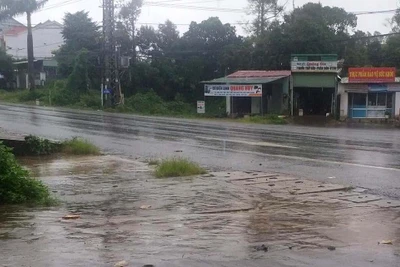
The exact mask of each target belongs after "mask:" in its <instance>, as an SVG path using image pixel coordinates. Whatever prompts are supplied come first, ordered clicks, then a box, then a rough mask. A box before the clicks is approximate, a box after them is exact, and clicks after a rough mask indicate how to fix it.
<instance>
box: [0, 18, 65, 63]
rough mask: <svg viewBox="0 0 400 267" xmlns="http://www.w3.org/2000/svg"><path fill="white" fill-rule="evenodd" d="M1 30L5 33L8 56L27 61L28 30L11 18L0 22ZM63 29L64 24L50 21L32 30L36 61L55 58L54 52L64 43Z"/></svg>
mask: <svg viewBox="0 0 400 267" xmlns="http://www.w3.org/2000/svg"><path fill="white" fill-rule="evenodd" d="M0 29H2V31H3V35H4V40H5V43H6V48H7V49H6V51H7V54H9V55H11V56H12V57H13V58H14V59H17V60H18V59H26V58H27V57H28V50H27V35H28V28H27V27H26V26H25V25H24V24H22V23H20V22H18V21H17V20H15V19H12V18H10V19H7V20H4V21H2V22H0ZM62 29H63V26H62V24H60V23H58V22H56V21H50V20H48V21H46V22H44V23H40V24H38V25H36V26H34V27H33V28H32V34H33V50H34V55H35V59H42V58H50V57H53V51H55V50H58V49H59V46H61V45H62V44H63V42H64V39H63V36H62V33H61V32H62Z"/></svg>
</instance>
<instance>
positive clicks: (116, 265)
mask: <svg viewBox="0 0 400 267" xmlns="http://www.w3.org/2000/svg"><path fill="white" fill-rule="evenodd" d="M127 265H128V262H127V261H120V262H117V263H116V264H115V265H114V267H124V266H127Z"/></svg>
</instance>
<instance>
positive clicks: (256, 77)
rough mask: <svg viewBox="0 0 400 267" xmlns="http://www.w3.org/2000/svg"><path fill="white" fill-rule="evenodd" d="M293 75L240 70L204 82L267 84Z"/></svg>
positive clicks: (282, 71)
mask: <svg viewBox="0 0 400 267" xmlns="http://www.w3.org/2000/svg"><path fill="white" fill-rule="evenodd" d="M290 75H291V71H288V70H275V71H274V70H273V71H267V70H240V71H237V72H234V73H232V74H230V75H228V76H226V77H221V78H217V79H214V80H210V81H202V82H201V83H205V84H265V83H270V82H274V81H277V80H280V79H283V78H286V77H289V76H290Z"/></svg>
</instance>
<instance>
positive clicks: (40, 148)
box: [16, 135, 101, 156]
mask: <svg viewBox="0 0 400 267" xmlns="http://www.w3.org/2000/svg"><path fill="white" fill-rule="evenodd" d="M21 151H22V153H21ZM16 152H19V153H17V155H21V156H46V155H51V154H57V153H61V154H67V155H100V154H101V152H100V149H99V148H98V147H96V146H95V145H94V144H92V143H90V142H89V141H87V140H84V139H80V138H77V137H75V138H72V139H68V140H65V141H63V142H54V141H50V140H48V139H44V138H40V137H37V136H34V135H29V136H27V137H25V144H24V145H23V149H21V148H19V149H18V151H16Z"/></svg>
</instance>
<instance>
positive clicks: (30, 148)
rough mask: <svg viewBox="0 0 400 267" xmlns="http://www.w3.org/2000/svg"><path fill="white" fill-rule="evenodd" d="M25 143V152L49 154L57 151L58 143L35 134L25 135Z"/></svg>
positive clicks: (38, 154)
mask: <svg viewBox="0 0 400 267" xmlns="http://www.w3.org/2000/svg"><path fill="white" fill-rule="evenodd" d="M25 143H26V148H27V151H26V152H27V154H29V155H36V156H42V155H50V154H52V153H55V152H58V150H59V145H58V144H56V143H54V142H51V141H50V140H48V139H43V138H40V137H37V136H33V135H29V136H27V137H25Z"/></svg>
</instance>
